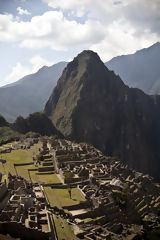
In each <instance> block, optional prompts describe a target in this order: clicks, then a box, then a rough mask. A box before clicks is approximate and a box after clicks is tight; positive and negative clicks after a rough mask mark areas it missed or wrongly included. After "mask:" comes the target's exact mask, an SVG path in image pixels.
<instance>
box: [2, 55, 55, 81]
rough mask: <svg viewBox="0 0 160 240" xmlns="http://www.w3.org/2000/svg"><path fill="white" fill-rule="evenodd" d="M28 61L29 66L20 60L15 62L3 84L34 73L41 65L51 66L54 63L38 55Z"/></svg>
mask: <svg viewBox="0 0 160 240" xmlns="http://www.w3.org/2000/svg"><path fill="white" fill-rule="evenodd" d="M29 63H30V64H31V66H28V65H27V66H25V65H22V64H21V63H20V62H17V63H16V65H15V66H14V67H12V70H11V72H10V74H9V75H8V76H6V78H5V80H4V82H3V85H6V84H9V83H13V82H15V81H17V80H19V79H21V78H23V77H24V76H26V75H28V74H32V73H35V72H37V71H38V70H39V69H40V68H41V67H43V66H51V65H53V64H54V62H50V61H48V60H46V59H44V58H42V57H40V56H38V55H36V56H33V57H32V58H30V59H29Z"/></svg>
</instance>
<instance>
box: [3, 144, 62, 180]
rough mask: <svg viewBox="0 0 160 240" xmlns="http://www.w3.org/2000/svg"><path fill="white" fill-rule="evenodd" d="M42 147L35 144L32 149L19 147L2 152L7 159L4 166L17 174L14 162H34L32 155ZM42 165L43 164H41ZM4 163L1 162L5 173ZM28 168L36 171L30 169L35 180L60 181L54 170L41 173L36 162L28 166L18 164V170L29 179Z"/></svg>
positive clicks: (6, 169)
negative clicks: (8, 151)
mask: <svg viewBox="0 0 160 240" xmlns="http://www.w3.org/2000/svg"><path fill="white" fill-rule="evenodd" d="M3 147H7V145H3ZM40 147H41V145H40V144H35V145H34V146H32V147H31V148H30V149H24V150H23V149H18V150H13V151H11V152H10V153H4V154H1V158H2V159H5V160H6V161H7V162H6V163H5V164H4V168H5V171H6V173H8V172H10V173H11V174H13V175H15V174H16V172H15V169H14V166H13V164H23V163H30V162H33V160H32V156H33V153H34V155H36V154H38V153H39V148H40ZM40 167H42V166H40ZM4 168H3V165H2V164H1V163H0V172H2V173H3V174H5V171H4ZM28 169H33V170H35V171H30V176H31V179H32V181H33V182H40V183H59V182H60V181H59V179H58V178H57V176H56V175H55V174H53V171H52V172H44V173H41V174H39V172H38V170H37V168H36V167H35V166H34V163H33V164H31V165H26V166H17V167H16V170H17V173H18V175H19V176H22V177H24V178H25V179H27V180H30V179H29V175H28Z"/></svg>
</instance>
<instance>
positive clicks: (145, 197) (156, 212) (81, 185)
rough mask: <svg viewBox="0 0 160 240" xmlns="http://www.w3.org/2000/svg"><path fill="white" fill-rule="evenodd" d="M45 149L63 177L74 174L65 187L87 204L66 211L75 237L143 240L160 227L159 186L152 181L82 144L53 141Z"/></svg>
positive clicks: (71, 207)
mask: <svg viewBox="0 0 160 240" xmlns="http://www.w3.org/2000/svg"><path fill="white" fill-rule="evenodd" d="M47 146H48V149H49V151H50V153H52V154H53V153H54V154H53V161H54V162H56V165H57V166H58V169H57V172H58V173H59V174H60V175H61V177H62V178H64V176H65V173H66V172H70V173H72V177H71V178H70V179H69V180H68V182H65V180H64V184H65V183H66V184H69V186H71V187H75V186H76V187H77V188H78V190H79V192H80V194H81V195H82V196H83V197H84V198H85V199H86V202H85V203H84V204H83V203H81V204H78V205H75V206H69V207H64V209H67V210H68V211H70V214H71V216H72V217H71V218H72V219H74V222H75V224H76V225H77V226H78V228H79V233H78V234H77V236H78V237H80V238H85V239H88V240H94V239H114V240H115V239H117V240H121V239H127V238H128V237H129V239H143V236H144V234H145V232H146V231H148V230H149V229H153V228H156V227H160V186H159V185H156V184H155V183H154V182H153V179H152V177H150V176H148V175H143V174H141V173H138V172H136V171H135V170H133V169H129V168H128V166H126V165H124V164H122V163H120V161H118V159H116V158H114V157H106V156H104V155H103V154H102V153H101V152H100V151H99V150H97V149H95V148H94V147H93V146H91V145H88V144H85V143H80V144H76V143H73V142H70V141H67V140H54V141H48V143H47ZM86 219H87V220H88V221H86ZM132 236H133V238H132Z"/></svg>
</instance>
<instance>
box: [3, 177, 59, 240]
mask: <svg viewBox="0 0 160 240" xmlns="http://www.w3.org/2000/svg"><path fill="white" fill-rule="evenodd" d="M0 195H1V201H2V200H3V199H5V197H6V196H7V201H5V204H4V205H3V209H1V211H0V233H3V234H10V235H11V236H12V237H16V238H17V237H18V238H21V239H26V240H28V239H31V240H32V239H33V240H35V239H39V240H45V239H46V240H51V239H52V240H54V239H57V238H56V235H55V229H54V223H53V219H52V215H51V213H50V212H49V211H48V202H47V199H46V196H45V193H44V191H43V187H42V186H40V185H38V184H31V183H29V182H27V181H26V180H25V179H23V178H22V177H16V176H12V175H11V174H9V176H8V186H7V184H6V183H2V184H1V185H0Z"/></svg>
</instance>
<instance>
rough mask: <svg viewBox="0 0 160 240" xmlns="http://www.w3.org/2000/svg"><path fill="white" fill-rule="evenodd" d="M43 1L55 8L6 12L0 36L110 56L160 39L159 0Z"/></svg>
mask: <svg viewBox="0 0 160 240" xmlns="http://www.w3.org/2000/svg"><path fill="white" fill-rule="evenodd" d="M43 1H44V2H46V3H47V4H48V5H49V6H50V7H52V8H53V11H47V12H45V13H44V14H43V15H41V16H34V17H32V18H31V19H30V21H22V20H20V19H16V18H14V17H13V15H9V14H6V15H2V14H1V15H0V41H7V42H17V43H18V44H19V46H20V47H21V48H30V49H40V48H45V47H50V48H51V49H53V50H63V51H68V50H70V49H74V48H77V49H79V48H81V49H93V50H95V51H97V52H98V53H99V54H100V56H101V57H102V59H103V60H104V61H106V60H108V59H109V58H112V57H114V56H116V55H119V54H124V53H131V52H134V51H135V50H137V49H140V48H143V47H148V46H149V45H152V44H153V43H155V42H156V41H159V39H160V28H159V22H160V11H159V7H160V6H159V5H160V2H159V0H154V1H151V0H141V1H138V0H132V1H131V0H121V1H119V0H107V1H106V0H95V1H94V4H93V1H91V0H81V1H75V0H67V1H66V0H54V1H53V0H43ZM24 11H25V10H24ZM77 17H78V18H77ZM79 18H81V20H82V21H80V19H79ZM78 19H79V20H78Z"/></svg>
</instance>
